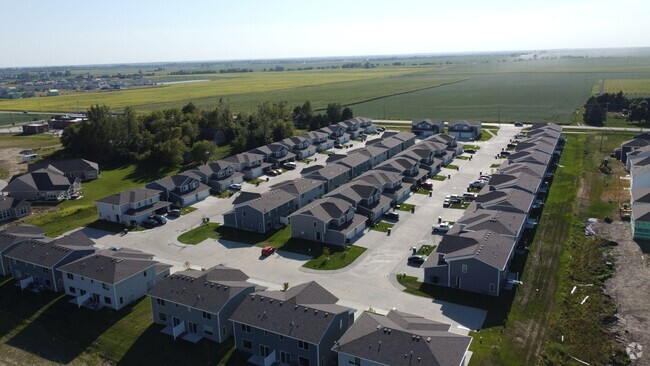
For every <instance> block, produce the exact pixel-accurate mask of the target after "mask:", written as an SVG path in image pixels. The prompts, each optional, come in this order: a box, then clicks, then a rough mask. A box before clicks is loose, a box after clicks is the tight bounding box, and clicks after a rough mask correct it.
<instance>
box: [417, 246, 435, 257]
mask: <svg viewBox="0 0 650 366" xmlns="http://www.w3.org/2000/svg"><path fill="white" fill-rule="evenodd" d="M434 249H436V246H435V245H423V246H421V247H420V248H419V249H418V250H417V252H416V253H415V254H421V255H431V253H433V251H434Z"/></svg>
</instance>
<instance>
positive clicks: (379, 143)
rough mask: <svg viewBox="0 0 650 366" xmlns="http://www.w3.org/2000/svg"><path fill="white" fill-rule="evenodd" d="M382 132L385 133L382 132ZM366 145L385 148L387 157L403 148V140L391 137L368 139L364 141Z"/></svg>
mask: <svg viewBox="0 0 650 366" xmlns="http://www.w3.org/2000/svg"><path fill="white" fill-rule="evenodd" d="M384 134H386V133H385V132H384ZM368 146H375V147H380V148H382V149H386V156H387V158H392V157H393V156H395V155H397V154H398V153H400V152H401V151H403V150H404V142H403V141H401V140H398V139H393V138H381V139H374V140H368V142H366V147H368Z"/></svg>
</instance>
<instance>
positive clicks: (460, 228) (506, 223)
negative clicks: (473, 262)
mask: <svg viewBox="0 0 650 366" xmlns="http://www.w3.org/2000/svg"><path fill="white" fill-rule="evenodd" d="M525 222H526V214H525V213H519V212H508V211H495V210H486V209H477V208H476V204H475V203H472V205H470V207H468V208H467V210H466V211H465V213H464V214H463V217H461V218H460V219H459V220H458V221H456V222H455V223H454V225H453V226H452V228H451V230H449V232H448V233H447V234H448V235H457V234H459V233H461V232H466V231H480V230H490V231H493V232H495V233H497V234H501V235H509V236H516V235H517V233H518V231H519V230H521V229H522V228H523V226H524V223H525Z"/></svg>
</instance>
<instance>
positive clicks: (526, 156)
mask: <svg viewBox="0 0 650 366" xmlns="http://www.w3.org/2000/svg"><path fill="white" fill-rule="evenodd" d="M551 159H552V155H549V154H545V153H543V152H541V151H538V150H532V151H531V150H522V151H518V152H516V153H514V154H510V155H509V156H508V161H510V162H513V163H525V164H540V165H543V166H545V167H548V166H549V164H550V163H551Z"/></svg>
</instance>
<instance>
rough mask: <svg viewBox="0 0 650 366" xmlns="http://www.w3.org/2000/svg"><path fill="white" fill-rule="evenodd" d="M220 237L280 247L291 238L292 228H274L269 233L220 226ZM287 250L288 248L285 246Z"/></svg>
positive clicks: (259, 245) (218, 229)
mask: <svg viewBox="0 0 650 366" xmlns="http://www.w3.org/2000/svg"><path fill="white" fill-rule="evenodd" d="M216 232H217V233H218V234H219V237H220V238H221V239H224V240H232V241H237V242H240V243H246V244H251V245H256V246H258V247H263V246H265V245H273V246H274V247H276V248H278V249H280V248H282V247H283V246H284V245H285V244H287V242H289V239H291V228H290V227H289V226H285V227H283V228H281V229H279V230H272V231H270V232H267V233H257V232H252V231H246V230H239V229H235V228H233V227H228V226H219V227H218V228H217V229H216ZM285 250H286V248H285Z"/></svg>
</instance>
